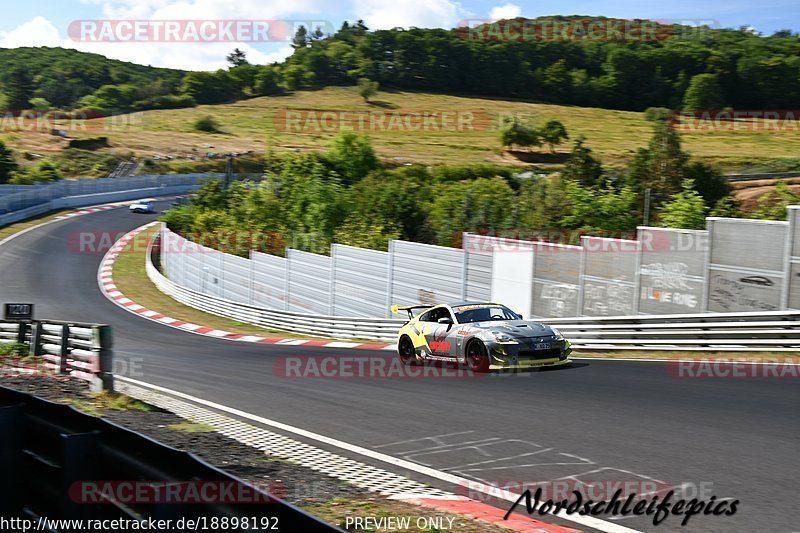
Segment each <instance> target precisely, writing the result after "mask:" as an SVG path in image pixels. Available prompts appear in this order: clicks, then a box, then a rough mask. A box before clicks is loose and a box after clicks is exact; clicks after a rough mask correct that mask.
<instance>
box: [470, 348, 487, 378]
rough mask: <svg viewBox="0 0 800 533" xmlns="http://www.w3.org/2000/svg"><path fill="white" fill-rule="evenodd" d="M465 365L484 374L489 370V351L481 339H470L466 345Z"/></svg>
mask: <svg viewBox="0 0 800 533" xmlns="http://www.w3.org/2000/svg"><path fill="white" fill-rule="evenodd" d="M466 359H467V366H468V367H469V369H470V370H472V371H473V372H477V373H480V374H485V373H486V372H488V371H489V352H487V351H486V346H485V345H484V344H483V343H482V342H481V341H472V342H470V343H469V344H468V345H467V353H466Z"/></svg>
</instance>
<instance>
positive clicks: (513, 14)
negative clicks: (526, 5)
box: [489, 4, 522, 20]
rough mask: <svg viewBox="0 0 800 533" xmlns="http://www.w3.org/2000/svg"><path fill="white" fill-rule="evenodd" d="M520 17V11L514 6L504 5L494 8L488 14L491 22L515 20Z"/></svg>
mask: <svg viewBox="0 0 800 533" xmlns="http://www.w3.org/2000/svg"><path fill="white" fill-rule="evenodd" d="M520 15H522V9H520V7H519V6H518V5H516V4H506V5H504V6H495V7H493V8H492V10H491V11H490V12H489V18H490V19H492V20H509V19H515V18H517V17H519V16H520Z"/></svg>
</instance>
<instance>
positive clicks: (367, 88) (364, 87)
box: [358, 78, 379, 102]
mask: <svg viewBox="0 0 800 533" xmlns="http://www.w3.org/2000/svg"><path fill="white" fill-rule="evenodd" d="M378 87H379V84H378V82H377V81H372V80H371V79H369V78H359V79H358V95H359V96H360V97H361V98H363V99H364V101H365V102H369V99H370V98H371V97H373V96H375V95H376V94H378Z"/></svg>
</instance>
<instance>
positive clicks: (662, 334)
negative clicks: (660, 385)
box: [145, 235, 800, 352]
mask: <svg viewBox="0 0 800 533" xmlns="http://www.w3.org/2000/svg"><path fill="white" fill-rule="evenodd" d="M157 239H158V235H157V236H156V237H155V238H154V239H153V240H151V242H150V245H149V247H148V253H147V254H146V255H147V257H146V260H145V267H146V269H147V274H148V277H149V278H150V280H151V281H152V282H153V283H154V284H155V285H156V287H158V289H159V290H161V292H163V293H165V294H166V295H168V296H170V297H172V298H174V299H176V300H177V301H179V302H181V303H183V304H185V305H188V306H190V307H194V308H196V309H200V310H202V311H206V312H208V313H212V314H215V315H219V316H223V317H226V318H232V319H234V320H239V321H241V322H246V323H249V324H254V325H257V326H262V327H265V328H270V329H280V330H285V331H292V332H295V333H302V334H305V335H314V336H321V337H333V338H339V339H355V338H359V339H370V340H378V341H395V340H397V331H398V330H399V328H400V326H401V325H402V324H403V323H404V321H403V320H387V319H377V318H371V319H370V318H348V317H337V316H323V315H311V314H304V313H293V312H288V311H277V310H272V309H263V308H259V307H255V306H252V305H244V304H241V303H237V302H233V301H230V300H224V299H221V298H217V297H214V296H209V295H206V294H202V293H200V292H197V291H192V290H189V289H185V288H183V287H180V286H179V285H177V284H176V283H174V282H172V281H170V280H169V279H167V278H166V277H165V276H164V275H163V274H161V272H159V271H158V268H157V267H156V266H155V265H154V264H153V259H156V260H158V257H159V254H158V252H157V250H156V248H155V243H156V242H157ZM542 322H545V323H547V324H550V325H553V326H555V327H557V328H558V329H559V330H560V331H561V333H563V334H564V336H565V337H566V338H567V339H569V341H570V342H571V343H572V345H573V347H574V348H579V349H586V350H592V349H594V350H608V349H614V350H632V349H635V350H685V351H775V350H780V351H792V352H795V351H800V311H798V312H768V313H715V314H711V313H705V314H690V315H660V316H659V315H634V316H623V317H580V318H555V319H543V320H542Z"/></svg>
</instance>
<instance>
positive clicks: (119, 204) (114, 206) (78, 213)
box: [53, 196, 180, 220]
mask: <svg viewBox="0 0 800 533" xmlns="http://www.w3.org/2000/svg"><path fill="white" fill-rule="evenodd" d="M176 198H180V196H164V197H159V198H158V201H163V200H174V199H176ZM141 201H142V200H141V199H139V200H125V201H123V202H112V203H109V204H103V205H96V206H93V207H86V208H84V209H81V210H79V211H73V212H71V213H64V214H63V215H58V216H57V217H54V218H53V220H64V219H65V218H74V217H79V216H82V215H91V214H92V213H98V212H100V211H108V210H109V209H117V208H120V207H125V206H126V205H131V204H135V203H136V202H141Z"/></svg>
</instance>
